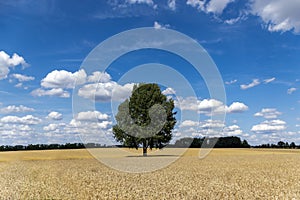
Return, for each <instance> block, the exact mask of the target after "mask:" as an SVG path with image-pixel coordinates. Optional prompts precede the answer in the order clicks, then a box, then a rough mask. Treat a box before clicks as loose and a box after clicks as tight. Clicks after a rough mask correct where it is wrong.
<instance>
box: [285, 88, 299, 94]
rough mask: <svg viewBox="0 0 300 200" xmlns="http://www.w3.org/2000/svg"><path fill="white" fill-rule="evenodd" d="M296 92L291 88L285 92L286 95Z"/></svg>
mask: <svg viewBox="0 0 300 200" xmlns="http://www.w3.org/2000/svg"><path fill="white" fill-rule="evenodd" d="M296 90H297V88H294V87H292V88H289V89H288V90H287V93H288V94H293V92H295V91H296Z"/></svg>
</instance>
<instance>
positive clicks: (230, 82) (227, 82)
mask: <svg viewBox="0 0 300 200" xmlns="http://www.w3.org/2000/svg"><path fill="white" fill-rule="evenodd" d="M236 82H237V80H236V79H234V80H231V81H226V82H225V84H226V85H231V84H234V83H236Z"/></svg>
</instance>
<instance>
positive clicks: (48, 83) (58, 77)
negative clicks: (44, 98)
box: [41, 69, 87, 89]
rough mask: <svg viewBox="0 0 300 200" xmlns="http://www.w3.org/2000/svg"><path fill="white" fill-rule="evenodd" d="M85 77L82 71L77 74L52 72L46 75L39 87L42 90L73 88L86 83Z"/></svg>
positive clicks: (61, 71) (63, 71)
mask: <svg viewBox="0 0 300 200" xmlns="http://www.w3.org/2000/svg"><path fill="white" fill-rule="evenodd" d="M86 78H87V75H86V73H85V71H84V70H83V69H80V70H79V71H77V72H74V73H72V72H68V71H65V70H60V71H58V70H54V71H52V72H50V73H49V74H47V76H46V77H45V78H44V79H43V80H42V81H41V86H42V87H44V88H69V89H70V88H73V87H74V86H75V84H76V85H81V84H84V83H85V82H86Z"/></svg>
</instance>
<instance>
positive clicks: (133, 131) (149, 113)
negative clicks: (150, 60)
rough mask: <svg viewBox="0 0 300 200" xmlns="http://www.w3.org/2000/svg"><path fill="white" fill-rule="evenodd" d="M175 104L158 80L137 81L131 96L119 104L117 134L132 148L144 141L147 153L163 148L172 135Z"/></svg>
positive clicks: (121, 141) (114, 131)
mask: <svg viewBox="0 0 300 200" xmlns="http://www.w3.org/2000/svg"><path fill="white" fill-rule="evenodd" d="M174 107H175V106H174V101H173V100H172V99H168V98H167V97H166V96H165V95H163V94H162V92H161V90H160V88H159V86H158V85H157V84H139V85H135V86H134V87H133V91H132V94H131V96H130V98H129V99H127V100H125V101H124V102H123V103H121V104H120V105H119V107H118V113H117V115H116V117H115V118H116V121H117V124H116V125H114V126H113V134H114V138H115V139H116V141H117V142H120V143H121V144H123V145H124V146H126V147H129V148H136V149H138V148H139V147H140V145H142V147H143V155H144V156H147V149H148V148H150V149H151V150H152V148H154V147H155V148H160V149H161V148H163V147H164V146H165V145H166V144H167V143H168V142H169V141H170V140H171V139H172V130H173V128H174V126H175V124H176V119H175V114H176V112H173V109H174Z"/></svg>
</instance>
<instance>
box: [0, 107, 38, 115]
mask: <svg viewBox="0 0 300 200" xmlns="http://www.w3.org/2000/svg"><path fill="white" fill-rule="evenodd" d="M33 111H34V109H33V108H29V107H26V106H23V105H20V106H16V105H10V106H7V107H4V108H1V109H0V113H5V114H7V113H19V112H33Z"/></svg>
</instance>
